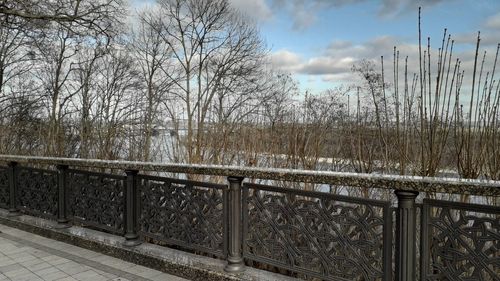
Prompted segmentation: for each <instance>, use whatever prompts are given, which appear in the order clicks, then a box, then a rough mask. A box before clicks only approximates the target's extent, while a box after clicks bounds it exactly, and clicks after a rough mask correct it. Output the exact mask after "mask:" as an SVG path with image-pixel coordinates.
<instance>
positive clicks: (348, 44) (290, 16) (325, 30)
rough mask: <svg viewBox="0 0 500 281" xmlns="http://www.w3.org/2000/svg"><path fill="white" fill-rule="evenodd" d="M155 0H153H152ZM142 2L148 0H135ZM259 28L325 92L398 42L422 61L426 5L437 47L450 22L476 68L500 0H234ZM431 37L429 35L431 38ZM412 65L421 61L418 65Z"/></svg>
mask: <svg viewBox="0 0 500 281" xmlns="http://www.w3.org/2000/svg"><path fill="white" fill-rule="evenodd" d="M149 1H152V0H149ZM133 2H134V4H133V5H135V6H140V5H141V4H143V3H145V2H146V0H142V1H141V0H133ZM230 2H231V3H232V4H233V6H234V7H235V8H236V9H239V10H240V11H242V12H243V13H246V14H247V15H248V17H250V18H252V19H253V20H254V21H255V22H256V23H257V24H258V26H259V28H260V30H261V33H262V36H263V37H264V39H265V41H266V42H267V45H268V48H269V49H270V53H271V59H272V62H273V64H274V65H275V66H276V67H278V68H280V69H281V70H283V71H286V72H290V73H292V74H293V75H294V76H295V77H296V78H297V79H298V80H299V82H300V88H301V89H302V90H311V91H314V92H316V91H321V90H324V89H327V88H331V87H335V86H337V85H339V84H342V83H350V82H352V81H354V79H355V76H354V75H353V73H352V72H351V67H352V65H353V64H355V63H356V62H357V61H359V60H360V59H373V60H377V61H380V56H384V58H385V60H386V62H385V63H386V65H392V56H393V47H394V46H398V48H399V50H400V52H401V57H403V58H404V57H405V56H407V55H408V56H409V57H410V58H409V61H410V62H415V59H417V57H415V56H416V55H418V45H417V44H418V28H417V27H418V7H419V6H421V7H422V33H423V38H427V37H428V36H430V37H431V45H432V46H433V47H435V50H437V48H438V47H439V46H440V45H441V40H442V34H443V30H444V29H445V28H447V29H448V32H449V33H451V35H452V38H454V39H455V41H456V47H455V50H456V52H455V54H456V56H457V57H460V58H461V59H462V60H463V61H464V63H463V65H464V70H465V71H468V70H469V68H471V67H470V66H471V65H472V60H473V57H474V48H475V41H476V37H477V32H478V31H479V30H480V31H481V47H482V48H481V49H482V50H483V51H484V50H486V51H487V60H488V57H489V58H490V59H489V60H488V61H492V60H493V57H494V53H495V51H496V45H497V43H500V0H475V1H474V0H230ZM425 40H426V39H425ZM410 68H411V69H416V68H413V66H411V67H410Z"/></svg>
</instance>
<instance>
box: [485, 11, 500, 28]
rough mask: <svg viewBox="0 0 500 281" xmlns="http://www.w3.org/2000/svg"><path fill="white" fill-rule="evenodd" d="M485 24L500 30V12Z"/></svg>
mask: <svg viewBox="0 0 500 281" xmlns="http://www.w3.org/2000/svg"><path fill="white" fill-rule="evenodd" d="M485 26H486V27H488V28H492V29H499V30H500V13H497V14H496V15H493V16H491V17H489V18H488V19H487V20H486V23H485Z"/></svg>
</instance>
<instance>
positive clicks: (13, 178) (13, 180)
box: [9, 162, 20, 216]
mask: <svg viewBox="0 0 500 281" xmlns="http://www.w3.org/2000/svg"><path fill="white" fill-rule="evenodd" d="M18 215H20V212H19V209H18V208H17V162H9V216H18Z"/></svg>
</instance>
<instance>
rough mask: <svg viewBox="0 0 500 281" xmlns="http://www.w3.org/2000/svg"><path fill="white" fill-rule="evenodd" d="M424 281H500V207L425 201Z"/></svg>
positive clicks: (423, 216)
mask: <svg viewBox="0 0 500 281" xmlns="http://www.w3.org/2000/svg"><path fill="white" fill-rule="evenodd" d="M420 258H421V264H422V267H421V276H422V277H423V278H422V280H500V208H498V207H494V206H484V205H476V204H464V203H457V202H448V201H441V200H426V199H424V204H423V213H422V254H421V257H420Z"/></svg>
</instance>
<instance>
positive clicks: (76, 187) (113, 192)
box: [67, 170, 126, 235]
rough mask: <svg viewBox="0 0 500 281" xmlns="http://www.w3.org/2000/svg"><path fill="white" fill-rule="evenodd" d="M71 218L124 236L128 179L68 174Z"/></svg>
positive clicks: (71, 171)
mask: <svg viewBox="0 0 500 281" xmlns="http://www.w3.org/2000/svg"><path fill="white" fill-rule="evenodd" d="M67 172H68V187H69V196H68V197H69V202H68V203H69V204H68V211H69V216H70V217H71V218H72V219H73V220H74V221H76V222H78V223H80V224H83V225H88V226H92V227H93V228H97V229H101V230H105V231H108V232H111V233H116V234H120V235H122V234H124V233H125V229H124V207H125V179H126V177H125V176H117V175H110V174H104V173H92V172H86V171H77V170H68V171H67Z"/></svg>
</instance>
